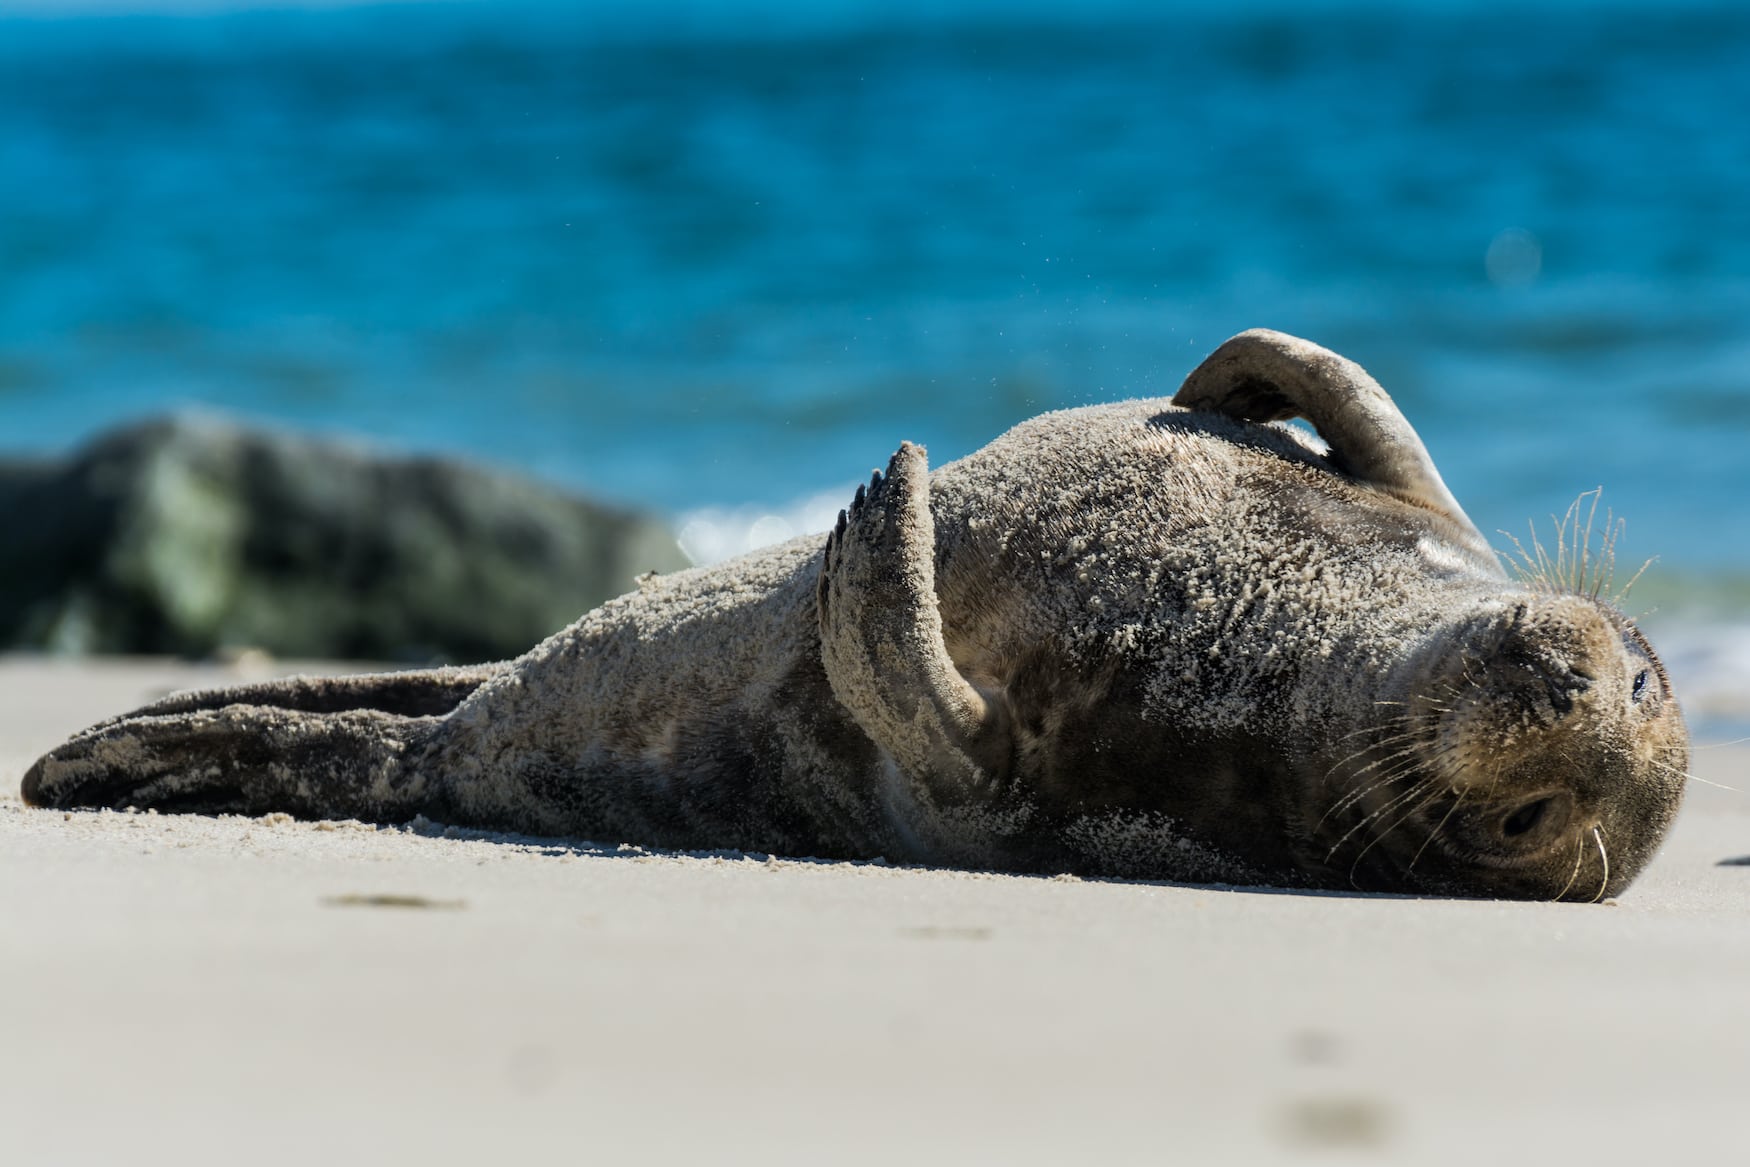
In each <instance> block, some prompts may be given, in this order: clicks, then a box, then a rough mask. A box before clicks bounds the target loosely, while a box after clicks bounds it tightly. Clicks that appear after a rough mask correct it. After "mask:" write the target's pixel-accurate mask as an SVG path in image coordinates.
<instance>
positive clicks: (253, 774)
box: [21, 704, 440, 822]
mask: <svg viewBox="0 0 1750 1167" xmlns="http://www.w3.org/2000/svg"><path fill="white" fill-rule="evenodd" d="M438 724H440V721H439V719H438V718H435V717H402V716H399V715H396V714H392V713H383V712H380V711H378V710H366V709H353V710H345V711H342V712H337V713H310V712H305V711H301V710H296V709H276V708H270V707H265V706H259V705H238V704H228V705H226V706H224V707H222V708H201V709H195V710H192V711H188V712H179V713H162V714H154V715H148V716H133V717H127V718H123V719H120V720H118V721H113V722H110V723H108V724H106V725H101V726H97V727H95V728H93V729H90V730H87V731H86V732H84V733H82V734H80V735H79V736H77V737H75V738H73V739H72V740H71V741H68V742H67V743H65V744H64V745H62V746H60V747H58V748H57V749H55V750H53V751H52V752H50V753H49V754H47V755H45V756H44V757H42V758H41V759H39V760H38V761H37V763H36V764H35V765H34V766H32V767H31V768H30V771H29V772H28V773H27V774H26V775H25V776H24V782H23V785H22V788H21V793H22V795H23V797H24V801H25V802H27V803H29V804H31V805H33V806H52V807H63V808H66V807H117V808H119V807H128V806H132V807H139V808H141V809H148V808H150V809H160V810H170V811H198V812H202V813H207V814H220V813H236V814H265V813H267V812H269V811H286V812H288V813H291V814H295V815H298V816H300V817H303V818H362V819H368V820H373V821H378V822H393V821H398V820H405V819H408V818H412V817H413V816H414V815H416V814H419V813H422V812H424V811H427V810H436V809H437V808H435V807H433V806H429V805H428V796H429V793H430V792H429V791H428V789H427V782H426V780H425V779H424V778H423V777H422V776H421V774H420V773H419V768H418V766H417V761H418V758H419V755H420V752H421V750H420V747H421V746H422V745H423V743H424V741H425V739H426V738H427V737H428V736H429V734H430V733H431V731H432V730H434V729H435V728H436V726H437V725H438Z"/></svg>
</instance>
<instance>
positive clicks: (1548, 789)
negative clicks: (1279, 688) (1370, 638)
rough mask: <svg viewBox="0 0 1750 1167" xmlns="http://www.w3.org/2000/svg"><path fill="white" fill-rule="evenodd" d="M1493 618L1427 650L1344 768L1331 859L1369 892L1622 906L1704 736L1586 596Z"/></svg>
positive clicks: (1660, 676) (1327, 824)
mask: <svg viewBox="0 0 1750 1167" xmlns="http://www.w3.org/2000/svg"><path fill="white" fill-rule="evenodd" d="M1491 608H1493V610H1492V611H1488V612H1485V613H1484V614H1482V615H1479V616H1476V617H1474V618H1472V619H1470V620H1467V621H1464V622H1462V623H1461V624H1460V625H1459V626H1458V627H1456V628H1455V629H1451V630H1447V631H1444V632H1440V633H1437V634H1436V635H1434V636H1432V637H1431V638H1430V641H1429V643H1428V646H1427V648H1426V650H1425V651H1424V653H1423V654H1422V655H1421V656H1420V657H1419V658H1418V659H1415V660H1413V661H1411V662H1408V664H1407V666H1406V670H1405V672H1406V677H1405V685H1404V695H1403V700H1402V702H1401V704H1400V705H1399V708H1400V710H1401V712H1400V714H1399V716H1397V717H1394V718H1389V719H1386V720H1384V721H1383V722H1382V724H1381V727H1380V729H1379V730H1378V731H1377V734H1376V735H1373V736H1371V738H1370V740H1369V741H1368V742H1367V743H1366V745H1365V746H1364V747H1363V748H1362V749H1361V751H1360V752H1359V753H1357V754H1355V755H1353V756H1352V757H1350V758H1346V759H1343V760H1341V762H1340V763H1339V765H1338V766H1337V767H1336V768H1335V770H1334V774H1333V776H1334V778H1335V779H1336V780H1337V782H1338V787H1339V789H1338V793H1337V796H1336V799H1335V801H1334V802H1333V804H1332V808H1331V809H1329V810H1327V811H1326V812H1325V814H1324V815H1323V818H1322V821H1321V822H1320V823H1319V824H1318V826H1317V827H1316V829H1315V830H1314V832H1313V835H1314V839H1313V845H1314V847H1315V848H1317V847H1322V848H1323V849H1324V854H1323V855H1322V856H1319V859H1320V861H1321V862H1323V863H1325V864H1326V865H1327V867H1328V868H1331V869H1347V870H1348V871H1349V872H1350V874H1351V878H1352V879H1353V880H1354V881H1355V882H1356V883H1357V884H1358V885H1360V886H1386V887H1404V886H1408V887H1411V888H1416V889H1422V890H1427V891H1437V892H1444V893H1455V892H1456V893H1458V894H1468V895H1481V896H1499V897H1510V898H1514V899H1554V900H1562V899H1565V900H1598V899H1602V898H1604V897H1606V896H1610V895H1614V894H1616V893H1617V892H1618V891H1620V890H1621V889H1622V888H1624V887H1626V886H1627V885H1628V884H1629V882H1630V881H1631V880H1633V879H1634V877H1635V876H1636V875H1637V874H1638V873H1639V872H1640V870H1641V869H1642V868H1643V867H1644V866H1645V865H1646V863H1647V861H1648V860H1649V859H1651V858H1652V856H1653V852H1654V851H1655V850H1656V849H1657V847H1658V844H1659V841H1660V840H1661V839H1662V838H1663V837H1664V834H1665V830H1666V828H1667V827H1668V826H1669V825H1670V822H1671V819H1672V817H1673V816H1674V815H1675V814H1676V812H1677V807H1678V804H1679V802H1680V800H1681V798H1682V795H1683V787H1684V782H1685V780H1686V775H1685V770H1686V768H1687V766H1688V759H1689V737H1688V733H1687V731H1686V730H1685V728H1684V724H1683V717H1682V714H1681V713H1680V712H1679V710H1678V708H1677V703H1676V701H1675V700H1674V699H1673V698H1672V695H1671V687H1670V683H1669V681H1668V680H1667V678H1666V675H1665V669H1664V666H1663V665H1661V664H1660V663H1659V659H1658V657H1657V656H1656V655H1654V653H1653V650H1652V647H1651V646H1650V645H1649V644H1648V643H1647V641H1646V639H1645V638H1644V637H1643V636H1642V635H1641V634H1640V632H1639V630H1638V629H1636V628H1635V627H1634V625H1633V624H1631V623H1630V622H1629V621H1628V620H1627V619H1626V618H1624V617H1623V616H1622V615H1621V614H1620V613H1618V612H1617V611H1616V610H1615V609H1614V608H1611V607H1610V606H1608V605H1606V604H1604V603H1602V602H1600V601H1598V600H1596V599H1593V598H1591V597H1589V596H1585V595H1571V594H1570V595H1548V594H1526V595H1522V596H1518V597H1515V598H1512V599H1511V600H1510V601H1509V602H1507V603H1505V604H1503V605H1499V606H1496V605H1491Z"/></svg>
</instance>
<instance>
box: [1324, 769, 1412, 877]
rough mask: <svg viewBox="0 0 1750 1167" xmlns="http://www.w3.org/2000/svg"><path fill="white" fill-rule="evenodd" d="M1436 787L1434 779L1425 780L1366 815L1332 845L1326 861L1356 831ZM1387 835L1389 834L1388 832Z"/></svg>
mask: <svg viewBox="0 0 1750 1167" xmlns="http://www.w3.org/2000/svg"><path fill="white" fill-rule="evenodd" d="M1434 785H1435V781H1434V779H1432V778H1424V779H1422V780H1421V781H1420V782H1417V783H1416V784H1415V785H1413V786H1411V787H1410V788H1409V789H1408V790H1406V791H1404V792H1403V793H1402V794H1399V795H1398V796H1397V797H1396V798H1393V799H1392V800H1391V801H1390V802H1388V803H1386V804H1385V805H1384V806H1382V807H1380V808H1379V809H1378V810H1376V811H1374V812H1373V813H1372V814H1369V815H1366V816H1365V817H1363V818H1362V819H1361V821H1360V822H1358V823H1356V824H1355V825H1354V826H1352V827H1350V828H1349V829H1348V830H1347V831H1344V832H1343V836H1342V838H1340V839H1338V840H1337V841H1336V842H1335V843H1333V844H1331V849H1330V850H1329V851H1327V852H1326V853H1325V861H1326V862H1327V863H1328V862H1330V861H1331V860H1332V859H1334V858H1336V855H1337V851H1338V850H1339V849H1341V847H1342V846H1343V844H1344V843H1347V842H1348V841H1349V840H1350V839H1351V838H1352V837H1354V835H1355V832H1356V831H1359V830H1361V829H1362V828H1363V827H1365V826H1367V825H1368V824H1369V823H1371V822H1373V821H1374V820H1375V819H1378V818H1380V817H1382V816H1384V815H1386V814H1389V813H1391V811H1393V810H1395V809H1396V808H1397V807H1399V806H1401V805H1403V804H1404V802H1406V801H1407V800H1409V799H1412V798H1416V797H1418V796H1419V795H1420V794H1421V793H1422V792H1423V791H1424V790H1427V789H1429V788H1430V787H1433V786H1434ZM1387 833H1389V832H1387ZM1364 853H1365V852H1364Z"/></svg>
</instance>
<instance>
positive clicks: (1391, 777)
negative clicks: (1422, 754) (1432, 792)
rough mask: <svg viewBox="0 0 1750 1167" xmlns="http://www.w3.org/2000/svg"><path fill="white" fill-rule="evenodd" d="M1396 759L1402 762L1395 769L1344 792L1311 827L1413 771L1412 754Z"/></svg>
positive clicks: (1316, 827) (1319, 824) (1317, 826)
mask: <svg viewBox="0 0 1750 1167" xmlns="http://www.w3.org/2000/svg"><path fill="white" fill-rule="evenodd" d="M1398 761H1399V762H1400V763H1402V764H1401V765H1399V766H1398V767H1397V768H1396V769H1395V770H1393V771H1391V772H1390V773H1387V774H1386V775H1385V776H1384V777H1382V778H1380V779H1379V780H1378V781H1376V782H1373V783H1371V784H1369V785H1367V786H1364V787H1360V788H1358V789H1355V790H1351V791H1350V792H1349V793H1348V794H1345V795H1344V796H1343V797H1342V798H1340V799H1338V800H1337V801H1336V802H1335V803H1333V804H1332V805H1331V808H1330V809H1329V810H1327V811H1326V812H1325V813H1324V814H1322V815H1320V816H1319V820H1318V822H1316V823H1314V824H1313V829H1314V830H1317V829H1318V828H1319V827H1322V826H1324V825H1325V821H1326V820H1327V819H1329V818H1330V817H1331V816H1332V815H1334V814H1340V813H1342V812H1343V811H1345V810H1347V809H1349V808H1350V807H1352V806H1354V805H1355V804H1356V803H1358V802H1360V801H1361V800H1362V799H1364V798H1366V797H1367V796H1368V795H1369V794H1372V793H1373V792H1374V791H1375V790H1378V789H1379V788H1380V787H1382V786H1390V785H1391V784H1392V783H1394V782H1399V781H1402V780H1403V779H1404V778H1406V777H1408V776H1409V775H1410V774H1412V773H1414V772H1415V766H1414V764H1413V763H1414V758H1413V756H1411V755H1404V756H1402V757H1400V758H1399V759H1398Z"/></svg>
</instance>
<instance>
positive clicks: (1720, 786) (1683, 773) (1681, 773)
mask: <svg viewBox="0 0 1750 1167" xmlns="http://www.w3.org/2000/svg"><path fill="white" fill-rule="evenodd" d="M1647 761H1648V762H1650V763H1652V764H1653V765H1655V766H1657V767H1659V769H1661V770H1663V771H1665V772H1666V773H1667V774H1675V775H1677V777H1679V778H1683V779H1685V780H1687V781H1690V782H1699V783H1701V784H1702V785H1703V786H1712V787H1714V788H1715V789H1716V790H1730V791H1731V792H1732V793H1733V794H1742V793H1744V792H1743V791H1742V790H1739V789H1738V788H1737V787H1736V786H1727V785H1726V784H1725V783H1724V782H1715V781H1714V780H1713V779H1711V778H1703V777H1701V775H1699V774H1691V773H1690V772H1689V771H1688V770H1680V769H1678V768H1677V767H1676V766H1673V765H1670V764H1669V763H1666V762H1660V761H1657V760H1656V759H1653V758H1648V759H1647Z"/></svg>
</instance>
